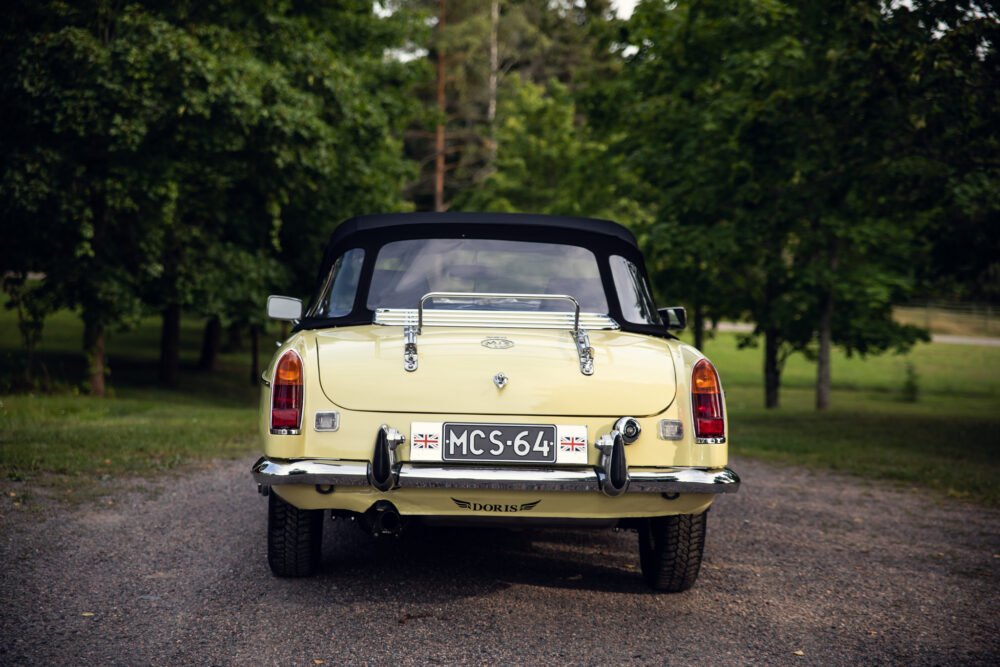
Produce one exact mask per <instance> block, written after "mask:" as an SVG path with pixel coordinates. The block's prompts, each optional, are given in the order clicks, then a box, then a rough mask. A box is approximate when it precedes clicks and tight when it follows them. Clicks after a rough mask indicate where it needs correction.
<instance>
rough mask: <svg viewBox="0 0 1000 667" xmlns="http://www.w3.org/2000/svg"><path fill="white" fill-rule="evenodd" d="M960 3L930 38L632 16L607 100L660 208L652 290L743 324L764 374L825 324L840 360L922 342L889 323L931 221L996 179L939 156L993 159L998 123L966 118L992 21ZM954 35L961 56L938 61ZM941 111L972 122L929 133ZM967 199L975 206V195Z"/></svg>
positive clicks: (765, 14)
mask: <svg viewBox="0 0 1000 667" xmlns="http://www.w3.org/2000/svg"><path fill="white" fill-rule="evenodd" d="M959 4H960V6H959V7H958V8H957V9H955V10H954V11H953V12H952V16H951V17H950V21H951V22H945V23H942V22H941V21H944V19H943V18H942V17H937V18H940V19H941V20H936V19H935V20H930V19H931V15H932V14H933V11H932V9H933V5H934V3H927V4H925V3H919V4H917V6H916V7H905V6H894V7H891V8H887V7H885V6H884V5H883V4H882V3H878V2H873V1H867V0H844V1H841V2H835V3H825V4H824V5H823V6H817V5H815V4H810V3H801V2H770V1H769V2H762V1H758V0H716V1H711V2H697V3H695V2H678V3H672V4H666V3H659V2H646V3H643V4H641V5H640V6H639V8H638V9H637V11H636V14H635V16H634V17H633V20H632V21H631V23H630V25H629V30H630V34H629V42H630V43H631V44H633V45H635V46H636V49H637V50H636V53H635V54H634V55H632V56H631V57H630V58H629V62H628V66H627V68H626V71H625V74H626V76H625V77H623V80H622V81H621V82H619V83H618V84H617V85H616V86H615V88H614V90H615V91H616V92H617V93H618V94H619V96H620V97H621V99H623V100H626V101H627V104H626V105H625V108H626V109H627V115H628V117H629V118H630V119H632V120H633V122H632V123H631V124H630V131H629V132H628V134H627V136H626V138H625V140H624V141H623V142H622V150H624V151H626V154H627V155H628V156H629V160H630V162H632V163H634V164H635V165H637V167H638V169H639V171H640V173H641V174H642V176H643V177H644V178H645V180H646V181H647V182H648V183H650V184H651V185H652V186H653V188H651V190H650V191H652V192H655V193H658V196H657V207H656V210H658V212H659V213H658V217H657V220H656V222H655V224H654V225H653V226H652V228H651V230H650V233H649V236H648V238H649V240H650V245H649V250H650V252H649V254H651V255H653V256H655V257H658V258H661V259H660V260H659V261H658V266H657V268H658V269H659V270H660V275H659V276H658V283H659V286H660V290H661V291H666V290H668V289H670V290H671V291H672V293H674V294H677V295H678V296H679V297H680V298H681V299H683V300H684V301H686V302H687V303H689V304H692V305H693V306H694V308H695V310H696V311H698V310H700V309H705V311H706V314H707V315H708V316H709V317H712V318H717V317H734V316H746V317H748V318H749V319H751V320H752V321H754V322H755V323H756V325H757V332H756V333H763V334H766V335H767V338H768V341H769V344H768V346H767V348H766V356H767V358H768V360H769V361H768V363H770V364H771V365H772V366H775V367H777V368H779V369H780V360H781V359H782V358H784V357H786V356H787V354H788V353H789V352H790V351H792V350H805V351H807V352H811V351H812V348H813V345H814V340H815V339H816V337H817V335H818V332H819V331H820V328H821V326H823V325H822V324H821V323H822V322H823V321H824V315H823V314H824V313H825V312H831V311H828V310H827V309H831V308H832V313H833V315H832V318H831V320H830V326H831V330H832V338H833V341H834V342H835V343H837V344H839V345H841V346H843V347H844V348H845V349H846V350H848V351H849V352H856V353H860V354H870V353H878V352H882V351H885V350H889V349H905V348H906V347H908V346H910V345H912V344H913V343H914V342H915V341H916V340H919V339H920V337H921V336H922V334H921V332H920V331H919V330H917V329H916V328H914V327H907V326H902V325H899V324H898V323H896V322H895V321H894V320H893V319H892V317H891V305H892V304H893V303H895V302H899V301H900V300H905V299H906V298H907V297H908V296H909V295H911V294H913V292H914V290H915V288H916V287H917V286H918V284H919V280H920V278H921V267H923V266H925V265H926V263H927V261H928V259H929V257H930V254H931V253H929V250H930V244H928V243H927V241H928V239H933V238H934V234H935V233H937V231H939V229H940V228H939V227H937V226H936V225H937V222H936V221H937V220H938V219H940V217H941V216H942V215H943V212H944V211H952V212H953V213H954V208H955V207H954V206H953V205H952V204H949V201H950V200H951V195H949V194H948V187H946V184H947V183H951V182H955V181H956V179H958V180H961V181H962V182H963V183H966V182H969V181H970V180H971V181H972V182H983V181H984V179H985V181H986V182H989V180H990V179H989V178H988V177H987V176H985V175H984V173H988V172H989V170H990V169H992V168H993V167H989V165H990V162H989V161H988V160H984V159H980V160H979V163H978V164H977V163H976V162H975V161H974V162H973V163H970V164H966V165H960V164H958V163H957V160H954V161H951V162H950V163H949V162H948V161H946V160H945V159H943V158H942V156H943V155H949V156H954V157H957V156H955V152H956V151H955V146H956V142H960V145H961V146H962V148H961V149H959V150H960V151H961V152H962V154H963V156H965V155H967V153H966V152H967V151H968V152H970V153H972V154H974V155H979V149H978V147H974V146H973V143H974V142H970V140H971V137H969V136H966V135H965V132H966V129H968V128H973V127H975V128H977V131H979V132H981V134H982V135H983V136H990V135H991V134H992V136H991V137H990V142H992V141H994V140H995V136H996V135H995V132H994V131H993V130H987V129H986V128H987V127H990V128H995V127H997V126H998V125H1000V123H997V122H995V121H996V120H997V118H996V114H997V111H996V109H997V108H998V107H997V105H993V106H992V107H990V106H989V104H987V103H983V104H980V103H979V100H980V98H984V96H985V97H987V98H989V99H990V100H992V99H993V98H992V97H990V95H992V93H987V92H986V91H987V87H986V85H985V84H986V83H987V82H988V81H992V80H993V79H994V75H995V59H996V54H995V41H993V40H992V39H991V35H993V34H994V33H995V32H996V21H995V20H993V21H992V22H991V21H990V15H991V14H990V13H989V12H991V11H992V10H989V12H988V14H987V15H978V16H977V14H976V11H973V10H972V9H970V7H969V5H967V4H964V5H963V4H961V3H959ZM993 18H994V19H995V16H994V17H993ZM941 26H947V29H946V34H944V35H941V36H940V37H941V38H940V39H938V36H936V35H935V34H934V31H935V30H940V29H942V27H941ZM969 32H971V33H973V34H974V35H975V37H972V38H971V39H970V38H969V37H968V35H966V38H965V39H964V40H963V44H964V45H965V47H966V50H965V51H964V52H962V53H959V52H958V50H956V49H954V48H951V49H945V48H944V47H940V46H938V45H939V44H945V43H947V42H949V41H950V40H953V39H961V38H960V37H958V35H961V34H964V33H969ZM952 33H954V35H953V34H952ZM973 44H974V45H975V48H974V49H973V50H971V51H969V50H968V47H970V46H971V45H973ZM951 57H954V58H955V60H956V62H960V63H961V65H960V67H959V68H958V69H957V70H956V71H955V72H954V73H952V74H949V75H947V76H944V77H933V76H931V77H929V76H925V75H924V73H925V72H926V70H927V68H928V63H927V61H926V59H927V58H932V60H933V61H934V64H933V65H932V66H931V69H932V70H933V71H935V72H936V71H939V70H940V69H941V68H947V67H949V65H948V62H949V60H948V59H949V58H951ZM966 75H967V76H966ZM944 96H947V97H948V98H949V100H959V99H964V98H965V97H966V96H970V97H971V98H972V99H973V100H976V105H977V108H978V111H979V112H981V114H982V116H979V117H976V118H970V117H969V114H968V113H964V112H963V113H962V114H961V115H962V116H963V122H964V124H963V125H956V124H951V125H949V126H945V125H944V123H943V120H944V119H943V118H942V117H941V116H940V115H939V114H940V109H941V107H940V106H939V104H938V101H939V100H941V99H942V98H943V97H944ZM955 104H961V103H958V102H949V103H948V105H947V106H948V108H951V107H953V106H955ZM930 117H934V118H935V119H937V122H938V123H941V125H940V127H939V128H938V129H939V130H940V131H939V132H928V131H927V125H926V119H927V118H930ZM987 119H990V120H991V121H993V122H988V121H987ZM956 127H961V128H965V129H961V130H960V132H956V131H955V128H956ZM980 138H982V137H980ZM987 145H991V143H988V144H987ZM994 155H995V153H994ZM994 167H995V165H994ZM987 168H988V169H987ZM984 169H985V170H986V171H985V172H984ZM973 176H974V178H973ZM971 198H972V199H973V200H975V201H976V202H977V204H976V206H979V207H983V206H984V205H985V207H986V208H988V201H989V200H988V198H986V197H985V196H983V195H982V193H979V192H978V191H977V190H976V189H975V188H973V189H972V191H971ZM973 208H975V207H973ZM969 210H970V211H971V210H972V209H969ZM992 212H993V213H995V209H993V211H992ZM953 217H954V216H953ZM831 304H832V305H831ZM775 377H776V376H775ZM775 388H776V387H775Z"/></svg>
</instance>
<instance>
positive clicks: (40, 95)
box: [0, 0, 1000, 438]
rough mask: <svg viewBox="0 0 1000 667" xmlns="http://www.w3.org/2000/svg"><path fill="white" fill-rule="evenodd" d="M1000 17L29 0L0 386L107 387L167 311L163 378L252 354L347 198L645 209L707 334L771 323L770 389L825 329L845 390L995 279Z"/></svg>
mask: <svg viewBox="0 0 1000 667" xmlns="http://www.w3.org/2000/svg"><path fill="white" fill-rule="evenodd" d="M998 44H1000V21H998V12H997V9H996V8H995V7H994V6H993V3H992V2H986V1H965V0H959V1H954V2H938V1H928V0H913V1H911V2H905V3H903V2H879V1H873V0H835V1H832V2H824V3H816V2H797V1H794V0H677V1H675V2H666V1H664V0H640V2H638V3H637V5H636V6H635V9H634V11H633V12H632V14H631V15H630V16H629V17H627V18H623V17H621V16H619V14H618V13H617V12H616V11H615V7H614V5H613V3H612V2H611V1H610V0H384V1H382V2H370V1H365V0H340V1H332V0H331V1H325V2H313V1H311V2H291V1H284V2H279V1H266V0H239V1H236V0H199V1H198V2H191V1H186V0H182V1H179V2H178V1H171V2H163V1H155V0H153V1H147V2H119V1H116V0H81V1H80V2H72V3H68V2H62V1H41V2H39V1H34V0H33V1H30V2H29V1H26V0H15V1H14V2H11V3H9V4H8V5H7V6H6V8H5V9H4V10H3V12H2V17H0V95H2V100H3V101H2V104H0V149H2V150H0V155H2V164H0V192H2V197H0V206H2V211H0V216H2V217H0V224H2V225H3V230H2V235H0V238H2V243H0V273H2V276H3V288H4V292H5V296H6V304H5V305H6V307H7V314H6V315H5V316H4V319H3V323H4V326H10V330H9V331H7V332H5V335H4V336H3V337H4V338H5V339H8V340H9V339H13V338H16V339H18V341H19V343H20V349H19V351H18V352H17V353H16V354H14V353H8V354H7V355H6V356H5V358H4V361H3V365H2V369H0V393H4V394H11V395H13V394H24V393H29V394H56V395H63V396H65V395H67V394H78V393H89V394H92V395H95V396H105V395H106V394H109V393H111V392H112V391H113V386H112V383H111V382H110V380H109V378H111V377H114V376H112V375H111V370H112V368H111V366H110V365H109V363H108V358H109V354H108V340H109V337H111V338H113V337H114V336H119V335H120V336H125V337H126V338H127V334H126V333H124V332H129V331H131V332H133V333H134V332H136V331H138V330H140V329H141V328H142V327H148V326H149V322H150V318H151V317H155V318H156V321H157V335H156V336H155V339H158V340H154V337H150V336H145V335H144V336H143V337H142V338H141V340H143V341H144V343H143V344H144V345H145V349H146V350H147V351H148V352H149V353H150V354H152V355H153V356H155V357H156V363H155V366H154V365H152V364H150V365H148V366H146V367H145V371H144V372H146V373H147V376H148V377H147V382H148V383H151V382H153V381H155V383H157V384H159V385H161V386H163V387H167V388H175V387H177V386H179V385H183V384H184V383H183V382H182V375H183V372H187V370H190V371H192V372H196V371H200V372H201V373H212V372H213V370H214V369H218V368H219V367H220V361H219V360H220V355H223V356H224V355H225V352H226V351H227V350H230V351H232V350H238V349H247V341H248V340H249V349H250V350H251V358H252V363H251V375H250V377H251V380H252V381H256V378H257V377H258V376H259V359H258V350H259V348H260V336H261V334H262V332H265V331H266V328H265V327H266V322H265V319H264V309H263V304H264V301H265V299H266V296H267V295H268V294H272V293H279V294H291V295H296V296H301V297H304V298H308V297H309V295H310V291H311V289H312V287H313V283H314V280H315V271H316V267H317V266H318V264H319V258H320V255H321V252H322V249H323V247H324V244H325V240H326V239H327V238H328V236H329V234H330V233H331V231H332V230H333V229H334V228H335V227H336V225H337V224H339V223H340V222H342V221H343V220H345V219H347V218H349V217H351V216H354V215H358V214H364V213H371V212H378V211H407V210H496V211H530V212H538V213H552V214H565V215H578V216H593V217H604V218H609V219H613V220H617V221H619V222H621V223H623V224H625V225H627V226H628V227H629V228H631V229H632V231H633V232H634V233H635V234H636V236H637V238H638V239H639V241H640V243H641V245H642V246H643V249H644V251H645V253H646V256H647V258H648V262H649V266H648V268H649V270H650V274H651V277H652V279H653V281H654V283H655V285H654V287H655V289H656V291H657V293H658V297H659V300H660V302H661V303H663V304H667V303H669V304H670V305H678V304H679V305H684V306H686V307H687V308H688V313H689V323H690V329H691V337H692V340H693V342H694V343H695V344H696V345H697V346H699V347H705V346H707V345H710V343H709V337H711V336H713V335H714V333H715V330H716V327H717V325H718V323H719V322H723V321H730V322H733V321H735V322H743V323H747V325H748V326H747V327H746V328H745V329H744V330H743V331H741V332H740V333H739V334H738V335H737V338H736V340H735V341H734V345H735V346H736V347H737V348H739V349H746V348H755V347H757V346H758V345H759V346H760V348H759V349H760V350H761V353H762V359H761V361H760V365H759V368H761V371H762V372H761V373H760V374H759V378H760V381H762V383H763V393H762V398H763V401H762V402H763V404H764V406H766V407H767V408H774V407H777V406H779V404H780V403H781V387H782V379H783V372H784V370H785V368H786V363H787V362H788V360H789V359H791V358H795V357H801V358H803V359H805V360H807V361H810V362H814V363H815V380H814V397H813V401H812V402H813V405H814V406H815V407H816V408H818V409H819V410H826V409H828V408H829V407H830V405H831V386H832V385H831V364H832V361H831V360H832V359H833V358H835V357H837V355H843V358H845V359H847V358H850V357H855V356H858V355H860V356H861V357H869V356H871V355H877V354H880V353H883V352H905V351H906V350H909V349H911V348H912V347H913V346H914V345H915V344H917V343H918V342H919V341H926V340H928V334H927V331H926V328H925V327H921V326H916V325H915V324H914V323H913V322H910V323H906V321H905V320H903V319H901V318H900V317H899V316H898V307H899V306H901V305H906V304H912V303H913V302H914V300H915V299H928V298H933V299H947V300H950V301H952V302H962V303H970V302H975V303H979V304H985V305H986V307H992V306H991V305H990V304H995V303H996V302H997V299H998V297H1000V233H998V230H1000V225H998V218H1000V60H998V52H997V47H998ZM894 313H896V315H895V316H894ZM66 317H70V318H71V319H72V320H73V321H74V322H76V321H79V323H80V324H79V326H80V332H79V335H80V336H81V337H82V343H81V344H80V346H79V350H80V352H79V353H78V354H77V355H76V357H75V359H76V360H77V361H78V362H79V363H77V361H73V359H70V360H69V361H68V362H66V363H62V364H61V365H60V363H61V362H60V361H59V359H63V357H66V358H68V357H67V355H65V354H64V355H63V357H58V358H57V357H53V356H51V355H50V356H48V357H46V356H45V355H40V354H38V350H39V349H41V348H40V346H42V347H44V345H43V343H44V341H46V340H61V338H60V337H61V336H62V334H63V332H60V331H55V332H53V331H52V329H51V326H47V323H50V324H51V323H52V322H53V321H54V322H57V323H59V322H65V321H66V320H65V319H60V318H66ZM192 321H194V322H197V327H198V330H199V332H200V336H199V337H200V341H199V342H198V354H197V359H196V360H192V362H191V363H190V368H189V369H186V368H185V367H184V365H183V364H182V358H183V349H184V347H183V340H182V339H183V332H184V331H185V327H186V326H188V325H189V323H190V322H192ZM916 324H921V322H919V321H917V322H916ZM15 325H16V334H14V330H15ZM74 331H75V330H74ZM6 334H10V336H9V337H8V336H7V335H6ZM74 335H75V334H74ZM46 337H48V339H47V338H46ZM124 339H125V338H123V340H124ZM131 340H139V339H136V338H133V339H131ZM70 356H72V355H70ZM222 366H225V364H222ZM723 374H724V376H725V369H723ZM154 376H155V378H154ZM241 377H242V378H243V379H242V382H243V383H245V382H246V380H245V378H246V375H245V374H244V373H241ZM133 379H135V378H133ZM905 383H908V387H907V386H904V387H903V391H904V394H905V395H907V396H912V397H913V398H914V400H916V392H917V391H918V378H917V377H916V376H915V374H914V373H913V372H912V368H910V369H909V375H908V377H907V378H906V379H905ZM994 389H995V387H994V386H993V385H990V388H988V389H987V392H993V391H994ZM990 395H991V396H992V394H990ZM11 400H13V399H11ZM9 402H10V401H8V403H9ZM995 427H996V424H995V423H994V424H992V426H991V427H990V428H992V429H993V431H992V433H993V436H992V438H995Z"/></svg>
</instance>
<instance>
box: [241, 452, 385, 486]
mask: <svg viewBox="0 0 1000 667" xmlns="http://www.w3.org/2000/svg"><path fill="white" fill-rule="evenodd" d="M251 473H252V474H253V478H254V480H255V481H256V482H257V483H258V484H264V485H266V486H277V485H279V484H332V485H335V486H368V462H367V461H335V460H305V461H277V460H272V459H268V458H267V457H261V458H260V459H259V460H258V461H257V463H255V464H253V468H252V469H251Z"/></svg>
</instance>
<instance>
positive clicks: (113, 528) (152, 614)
mask: <svg viewBox="0 0 1000 667" xmlns="http://www.w3.org/2000/svg"><path fill="white" fill-rule="evenodd" d="M250 463H251V461H250V460H249V459H247V460H243V461H238V462H221V463H216V464H214V465H213V466H211V467H210V468H208V469H205V470H202V471H199V472H196V473H192V474H191V475H190V476H189V477H188V478H187V479H185V480H183V481H175V482H171V483H169V485H165V486H164V488H163V489H162V491H161V492H160V493H158V494H153V495H149V494H145V495H143V494H136V495H129V496H119V497H116V498H113V499H111V500H112V504H107V502H105V503H104V504H102V505H100V506H95V505H93V504H91V505H87V506H83V507H80V508H77V509H73V510H59V511H52V512H48V513H47V516H48V518H47V520H45V521H40V520H39V519H38V516H37V514H31V513H27V512H24V511H14V510H12V509H11V506H10V503H9V502H8V501H7V500H5V501H4V502H5V505H4V506H3V508H2V510H3V516H2V518H0V558H2V572H0V596H2V604H0V664H3V665H11V664H30V665H38V664H48V665H64V664H72V665H210V664H219V665H228V664H238V665H258V664H274V665H318V664H328V665H333V664H344V663H352V664H353V663H368V664H425V663H432V664H434V663H447V664H487V663H500V664H508V663H529V664H552V663H572V664H612V663H621V662H630V663H635V664H668V663H669V664H700V665H725V664H733V665H743V664H751V663H754V664H758V663H773V664H796V665H805V664H817V665H832V664H849V665H857V664H873V663H904V664H975V663H980V664H990V665H995V664H997V663H998V662H1000V595H998V589H1000V586H998V583H1000V578H998V577H1000V521H998V519H1000V512H997V511H990V510H984V509H981V508H976V507H973V506H969V505H965V504H962V503H958V502H952V501H943V500H928V499H925V498H923V497H921V496H920V495H918V494H917V493H913V492H902V491H893V490H885V489H882V488H878V487H877V485H876V484H874V483H869V482H865V481H859V480H856V479H854V478H850V477H844V476H840V475H837V474H833V473H814V472H809V471H805V470H802V469H798V468H781V467H775V466H770V465H765V464H762V463H757V462H752V461H745V460H736V461H734V463H733V467H734V468H735V469H736V470H737V471H738V472H739V473H740V474H741V475H742V477H743V479H744V485H743V487H742V489H741V490H740V492H739V493H738V494H736V495H735V496H726V497H723V498H721V499H720V501H719V502H718V503H717V504H716V506H715V508H714V509H713V510H712V514H711V518H710V520H709V539H708V546H707V548H706V559H705V562H704V565H703V568H702V573H701V577H700V579H699V581H698V583H697V585H696V586H695V588H694V589H693V590H691V591H689V592H687V593H683V594H680V595H655V594H651V593H649V592H647V591H646V589H645V588H644V587H643V585H642V583H641V581H640V579H639V574H638V568H637V566H638V556H637V553H636V544H635V543H636V538H635V535H634V534H632V533H628V532H623V533H617V534H616V533H612V532H610V531H598V532H582V531H549V532H543V531H535V530H520V531H515V530H500V529H496V530H492V529H491V530H474V531H473V530H414V531H411V532H409V533H408V534H405V535H404V537H402V538H401V539H399V540H395V541H393V540H380V541H375V540H373V539H371V538H369V537H367V536H365V535H363V534H362V533H361V532H360V531H359V530H358V529H357V528H356V527H355V526H354V525H351V524H350V523H347V522H343V521H337V522H333V523H328V524H327V527H328V528H327V536H326V542H325V545H324V549H325V554H326V562H325V568H324V571H323V573H322V574H321V575H320V576H319V577H316V578H314V579H308V580H277V579H274V578H273V577H271V575H270V573H269V571H268V569H267V564H266V562H265V556H264V554H265V512H266V501H265V499H263V498H261V497H259V496H258V495H257V494H256V491H255V487H254V485H253V483H252V482H251V480H250V475H249V474H248V470H249V467H250Z"/></svg>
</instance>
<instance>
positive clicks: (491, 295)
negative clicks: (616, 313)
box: [417, 292, 580, 334]
mask: <svg viewBox="0 0 1000 667" xmlns="http://www.w3.org/2000/svg"><path fill="white" fill-rule="evenodd" d="M429 299H493V300H497V299H531V300H535V301H569V302H570V303H571V304H573V309H574V316H573V331H579V330H580V302H579V301H577V300H576V299H574V298H573V297H571V296H570V295H569V294H513V293H511V294H506V293H503V292H428V293H427V294H425V295H423V296H422V297H420V303H419V304H418V305H417V333H418V334H419V333H423V329H424V302H426V301H428V300H429Z"/></svg>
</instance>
